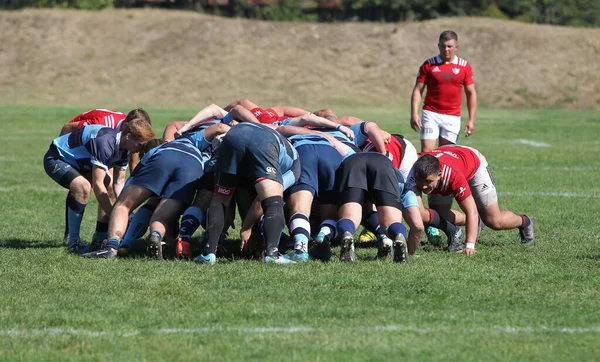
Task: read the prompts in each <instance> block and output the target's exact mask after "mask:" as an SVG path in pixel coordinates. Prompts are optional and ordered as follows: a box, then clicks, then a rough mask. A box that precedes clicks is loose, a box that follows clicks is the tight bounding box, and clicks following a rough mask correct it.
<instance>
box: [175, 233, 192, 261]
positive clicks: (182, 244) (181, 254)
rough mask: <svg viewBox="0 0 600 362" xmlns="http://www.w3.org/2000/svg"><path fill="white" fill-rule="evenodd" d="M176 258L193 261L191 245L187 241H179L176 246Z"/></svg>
mask: <svg viewBox="0 0 600 362" xmlns="http://www.w3.org/2000/svg"><path fill="white" fill-rule="evenodd" d="M175 257H176V258H178V259H186V260H192V248H191V247H190V243H189V242H187V241H183V240H181V238H179V239H177V245H175Z"/></svg>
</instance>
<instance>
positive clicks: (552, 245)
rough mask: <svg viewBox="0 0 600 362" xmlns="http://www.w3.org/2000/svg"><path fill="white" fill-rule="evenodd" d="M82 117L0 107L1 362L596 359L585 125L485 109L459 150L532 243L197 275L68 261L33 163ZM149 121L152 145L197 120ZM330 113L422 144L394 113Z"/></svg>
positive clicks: (165, 114) (149, 264) (512, 241)
mask: <svg viewBox="0 0 600 362" xmlns="http://www.w3.org/2000/svg"><path fill="white" fill-rule="evenodd" d="M84 110H86V109H75V108H72V109H54V108H18V107H0V124H1V125H2V135H0V150H1V152H0V166H1V169H2V172H1V173H0V205H1V206H0V210H1V218H0V230H1V231H2V233H1V235H0V360H61V361H62V360H81V359H91V360H111V361H112V360H283V361H287V360H339V361H347V360H361V361H362V360H443V361H447V360H458V361H468V360H477V361H480V360H502V361H504V360H540V361H549V360H574V361H584V360H585V361H590V360H598V359H600V312H599V310H600V243H599V240H598V235H600V230H599V229H600V228H599V222H598V221H599V220H598V219H599V215H600V184H599V183H598V182H597V176H598V175H599V171H600V158H599V157H598V152H599V151H600V140H599V139H598V135H599V129H600V121H599V120H598V117H597V112H584V111H562V110H561V111H555V110H539V111H523V110H481V111H480V112H479V117H478V122H477V130H476V133H475V135H474V136H473V137H471V138H469V139H465V138H461V139H460V141H459V142H460V143H462V144H466V145H469V146H473V147H476V148H478V149H479V150H480V151H482V153H483V154H484V155H485V156H486V157H487V159H488V162H489V163H490V167H491V169H492V172H493V174H494V178H495V180H496V183H497V186H498V189H499V198H500V207H501V208H503V209H510V210H513V211H515V212H518V213H527V214H528V215H531V216H532V217H533V218H534V219H535V229H536V230H535V231H536V237H537V244H536V245H535V246H534V247H531V248H525V247H522V246H521V245H519V242H518V236H517V231H515V230H513V231H491V230H489V229H485V230H484V231H483V233H482V236H481V239H480V242H479V243H478V252H477V254H476V255H475V256H473V257H466V256H464V255H459V254H448V253H446V252H443V251H442V250H437V249H428V250H419V251H418V253H417V254H418V255H417V256H414V257H412V258H411V259H410V262H409V263H408V264H405V265H398V264H394V263H392V262H388V261H377V260H375V255H376V250H375V249H373V248H359V249H358V257H359V261H358V262H356V263H353V264H344V263H340V262H338V261H332V262H330V263H327V264H324V263H321V262H316V261H311V262H309V263H307V264H302V265H293V266H278V265H264V264H263V263H261V262H258V261H246V260H239V261H234V262H231V261H228V260H224V259H223V260H219V261H218V264H217V265H216V266H214V267H204V266H200V265H196V264H194V263H190V262H180V261H163V262H158V261H151V260H143V259H142V260H140V259H137V260H136V259H124V260H116V261H106V260H85V259H83V258H81V257H78V256H75V255H70V254H67V253H66V251H65V249H64V248H63V247H62V245H61V236H62V230H63V215H64V209H63V207H64V206H63V205H64V199H65V195H66V191H65V190H62V189H61V188H60V187H59V186H58V185H57V184H55V183H54V182H53V181H52V180H51V179H50V178H49V177H48V176H46V174H45V173H44V170H43V167H42V157H43V155H44V153H45V152H46V150H47V147H48V145H49V143H50V142H51V140H52V139H53V138H54V137H56V136H57V134H58V132H59V130H60V127H61V125H62V124H63V123H64V122H66V121H68V120H69V119H71V118H72V117H73V116H75V115H76V114H78V113H80V112H81V111H84ZM336 111H337V110H336ZM344 111H345V112H344ZM149 112H150V115H151V117H152V120H153V124H154V125H155V129H156V130H157V132H162V129H163V127H164V125H165V124H166V123H167V122H168V121H170V120H173V119H189V118H190V117H191V116H192V115H193V114H194V111H193V110H175V111H171V110H149ZM338 114H354V115H356V116H359V117H361V118H365V119H371V120H375V121H378V123H379V124H380V125H381V126H382V127H383V128H384V129H387V130H388V131H394V132H399V133H404V134H406V135H408V137H409V139H411V140H412V141H413V142H414V143H415V144H417V143H418V136H417V135H416V134H415V133H414V132H412V131H411V130H410V128H409V127H408V118H407V115H408V112H406V110H397V109H396V110H394V109H390V110H381V109H372V110H371V109H360V110H352V109H347V110H340V111H339V112H338ZM95 206H96V203H95V201H92V202H91V203H90V204H89V205H88V208H87V212H86V214H85V218H84V222H83V228H82V235H89V236H88V240H89V238H91V234H92V232H93V224H94V217H95V210H96V209H95Z"/></svg>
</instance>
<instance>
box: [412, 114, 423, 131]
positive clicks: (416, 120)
mask: <svg viewBox="0 0 600 362" xmlns="http://www.w3.org/2000/svg"><path fill="white" fill-rule="evenodd" d="M410 128H412V129H413V130H414V131H415V132H418V131H420V130H421V117H419V116H412V117H410Z"/></svg>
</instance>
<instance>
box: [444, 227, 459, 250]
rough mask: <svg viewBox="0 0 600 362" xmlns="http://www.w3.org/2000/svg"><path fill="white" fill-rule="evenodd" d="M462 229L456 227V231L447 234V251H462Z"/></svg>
mask: <svg viewBox="0 0 600 362" xmlns="http://www.w3.org/2000/svg"><path fill="white" fill-rule="evenodd" d="M462 248H463V246H462V229H461V228H460V227H456V231H455V232H453V233H451V234H448V251H459V250H462Z"/></svg>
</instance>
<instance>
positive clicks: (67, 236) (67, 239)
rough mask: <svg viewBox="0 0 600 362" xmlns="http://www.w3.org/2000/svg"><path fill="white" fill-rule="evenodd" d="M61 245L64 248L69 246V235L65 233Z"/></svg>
mask: <svg viewBox="0 0 600 362" xmlns="http://www.w3.org/2000/svg"><path fill="white" fill-rule="evenodd" d="M63 244H64V245H65V246H67V245H69V233H65V237H64V238H63Z"/></svg>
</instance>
